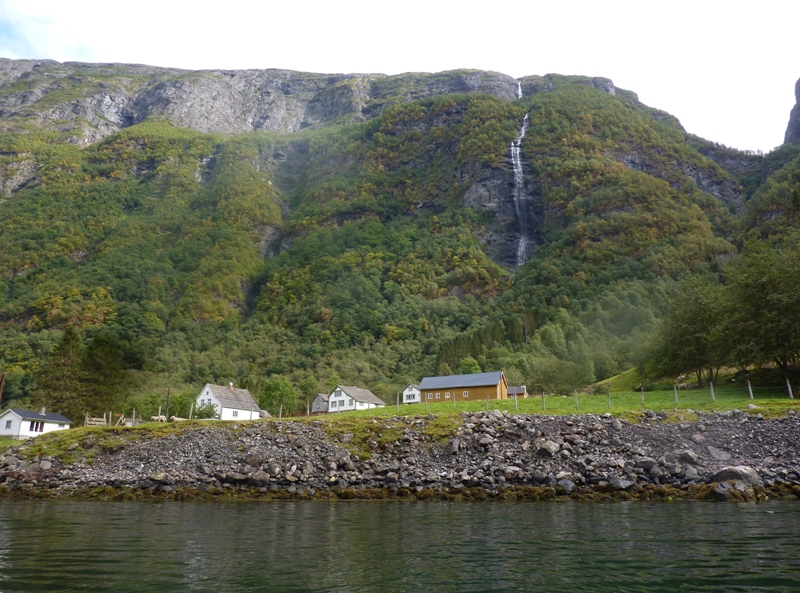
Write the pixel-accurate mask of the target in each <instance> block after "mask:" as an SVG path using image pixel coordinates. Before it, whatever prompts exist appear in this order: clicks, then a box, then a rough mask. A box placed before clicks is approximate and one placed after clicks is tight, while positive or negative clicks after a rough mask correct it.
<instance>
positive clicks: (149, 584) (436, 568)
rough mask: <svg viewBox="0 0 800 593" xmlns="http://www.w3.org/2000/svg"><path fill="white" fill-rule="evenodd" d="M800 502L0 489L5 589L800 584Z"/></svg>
mask: <svg viewBox="0 0 800 593" xmlns="http://www.w3.org/2000/svg"><path fill="white" fill-rule="evenodd" d="M798 535H800V504H797V503H792V502H769V503H765V504H760V505H755V504H743V505H732V504H710V503H644V502H634V503H613V504H595V503H580V502H578V503H576V502H563V503H545V504H537V503H522V504H516V503H462V504H452V503H373V502H338V503H311V502H292V503H260V504H253V503H176V502H172V503H104V502H56V501H8V500H6V501H1V500H0V591H2V592H5V593H7V592H12V591H26V592H29V591H118V592H124V591H157V590H159V591H160V590H173V591H341V592H345V591H346V592H351V591H353V592H361V591H370V592H372V591H378V592H395V591H397V592H401V591H402V592H405V591H443V592H450V591H452V592H456V591H459V592H461V591H539V590H545V591H598V592H603V591H614V592H619V591H647V592H652V591H800V541H798Z"/></svg>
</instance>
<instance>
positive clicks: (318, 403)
mask: <svg viewBox="0 0 800 593" xmlns="http://www.w3.org/2000/svg"><path fill="white" fill-rule="evenodd" d="M327 411H328V402H326V401H325V400H322V399H320V398H315V399H314V401H313V402H311V413H312V414H321V413H323V412H327Z"/></svg>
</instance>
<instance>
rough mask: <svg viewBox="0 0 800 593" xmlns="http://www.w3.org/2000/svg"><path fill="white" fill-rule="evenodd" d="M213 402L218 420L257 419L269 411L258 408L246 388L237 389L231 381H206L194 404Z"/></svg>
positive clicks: (198, 405)
mask: <svg viewBox="0 0 800 593" xmlns="http://www.w3.org/2000/svg"><path fill="white" fill-rule="evenodd" d="M208 404H213V405H214V407H215V408H216V409H217V418H218V419H220V420H258V419H259V418H261V417H262V416H263V415H266V416H269V413H268V412H266V411H264V410H261V409H259V407H258V403H256V400H255V398H254V397H253V395H252V394H251V393H250V392H249V391H248V390H247V389H238V388H236V387H234V386H233V383H228V385H212V384H211V383H206V386H205V387H203V390H202V391H201V392H200V395H198V396H197V399H196V401H195V404H194V405H195V406H196V407H198V408H199V407H200V406H204V405H208Z"/></svg>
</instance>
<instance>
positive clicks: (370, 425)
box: [0, 392, 800, 502]
mask: <svg viewBox="0 0 800 593" xmlns="http://www.w3.org/2000/svg"><path fill="white" fill-rule="evenodd" d="M638 395H640V394H638ZM644 395H645V397H646V398H647V399H646V402H647V401H650V402H657V401H660V400H659V398H666V396H667V394H666V393H662V394H659V393H657V392H649V393H645V394H644ZM669 395H670V396H672V395H673V394H669ZM701 396H702V394H697V395H696V396H695V395H692V396H690V397H701ZM571 400H572V398H561V397H553V398H547V399H546V405H547V406H548V407H549V409H548V412H547V413H546V414H542V413H536V410H535V406H537V405H539V406H540V405H541V402H540V398H529V399H525V400H519V401H518V402H517V404H518V407H519V408H520V411H519V412H518V413H515V408H514V404H515V402H514V401H513V400H506V401H497V400H491V401H490V410H489V411H486V410H485V409H480V408H479V406H478V404H483V403H484V402H470V405H471V406H472V409H460V410H458V411H453V409H452V407H450V408H449V409H448V407H447V404H437V405H431V406H429V410H428V412H425V411H424V405H423V404H420V405H417V406H401V408H400V409H401V412H408V413H406V414H397V413H396V409H395V407H394V406H391V407H388V408H384V409H382V410H378V411H377V412H378V413H376V411H375V410H372V411H370V413H369V415H368V414H367V412H358V413H345V414H342V415H341V416H339V415H335V414H328V415H322V416H312V417H310V418H291V419H274V418H273V419H269V420H259V421H247V422H221V421H189V422H175V423H167V424H159V423H151V424H144V425H141V426H139V427H135V428H125V427H116V428H111V427H86V428H77V429H70V430H67V431H59V432H54V433H50V434H46V435H42V436H40V437H37V438H36V439H35V440H31V441H27V442H23V443H20V444H16V445H13V446H11V447H9V448H8V449H7V450H5V451H4V452H2V453H0V498H9V499H15V498H27V499H39V498H43V499H70V500H112V501H113V500H119V501H137V500H157V501H160V500H207V501H227V500H235V501H268V500H317V501H335V500H396V501H402V500H439V501H484V500H506V501H546V500H569V499H579V500H593V501H615V500H663V501H676V500H712V501H735V502H741V501H757V502H758V501H764V500H767V499H768V498H800V414H799V413H798V412H800V405H798V404H799V403H800V402H797V401H796V400H789V399H788V398H785V399H780V400H778V399H776V400H766V399H756V400H755V403H752V402H751V403H750V408H749V409H747V411H740V410H739V409H734V406H739V407H741V408H742V409H746V406H747V403H745V402H744V401H739V400H738V399H736V398H719V399H718V400H717V401H716V402H714V403H713V406H715V407H714V408H711V406H709V407H708V409H706V410H702V409H693V408H689V409H671V410H661V411H654V410H645V409H642V410H631V409H628V410H627V411H623V410H621V409H619V408H614V409H612V412H613V413H609V412H600V411H598V412H596V413H586V414H583V413H581V414H575V413H569V410H568V409H566V408H567V407H568V403H572V405H573V406H574V401H571ZM589 400H597V401H598V402H599V401H600V400H602V401H603V402H605V401H606V397H605V395H597V396H582V397H581V399H580V402H579V404H578V407H579V409H580V408H582V407H583V408H585V409H587V410H590V409H591V408H592V405H590V402H589ZM551 401H552V405H551ZM747 401H748V402H749V401H750V400H749V398H748V399H747ZM709 403H711V402H709ZM459 407H462V406H459ZM501 408H502V409H501ZM558 408H561V414H560V415H559V411H558ZM712 409H713V410H714V411H712ZM532 412H533V413H532ZM0 450H2V449H0Z"/></svg>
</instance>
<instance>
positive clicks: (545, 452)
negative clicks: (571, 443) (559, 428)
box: [535, 440, 560, 457]
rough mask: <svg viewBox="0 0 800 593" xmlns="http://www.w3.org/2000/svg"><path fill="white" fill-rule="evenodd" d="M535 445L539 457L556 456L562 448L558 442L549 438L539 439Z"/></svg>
mask: <svg viewBox="0 0 800 593" xmlns="http://www.w3.org/2000/svg"><path fill="white" fill-rule="evenodd" d="M535 446H536V455H537V457H555V455H556V454H557V453H558V451H559V449H560V447H559V445H558V443H554V442H553V441H548V440H542V441H537V442H536V445H535Z"/></svg>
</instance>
